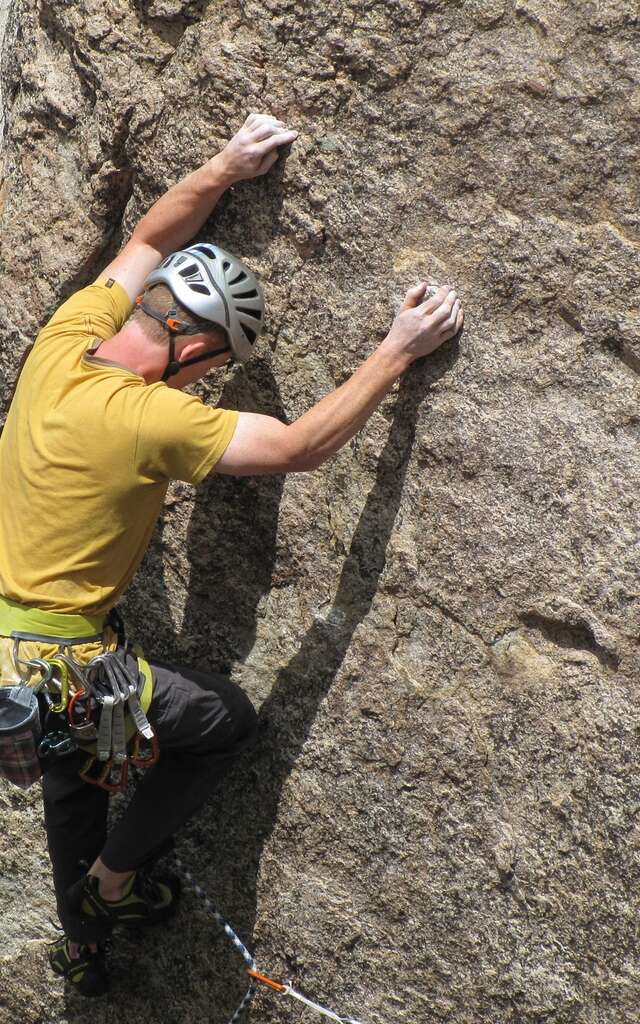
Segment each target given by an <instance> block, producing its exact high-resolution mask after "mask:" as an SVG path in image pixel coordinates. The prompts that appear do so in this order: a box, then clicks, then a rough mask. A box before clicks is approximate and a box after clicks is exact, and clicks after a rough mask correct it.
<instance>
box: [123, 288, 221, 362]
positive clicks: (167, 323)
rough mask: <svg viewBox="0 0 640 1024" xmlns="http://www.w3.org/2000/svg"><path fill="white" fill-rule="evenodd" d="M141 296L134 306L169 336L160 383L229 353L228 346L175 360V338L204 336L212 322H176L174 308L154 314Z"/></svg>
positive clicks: (176, 312)
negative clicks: (189, 367) (183, 370)
mask: <svg viewBox="0 0 640 1024" xmlns="http://www.w3.org/2000/svg"><path fill="white" fill-rule="evenodd" d="M143 299H144V296H143V295H138V297H137V299H136V306H138V307H139V308H140V309H141V310H142V312H143V313H146V315H147V316H149V317H151V319H152V320H157V322H158V323H159V324H162V326H163V327H164V329H165V331H167V332H168V334H169V361H168V363H167V367H166V369H165V371H164V373H163V374H162V377H161V378H160V379H161V380H162V381H167V380H169V378H170V377H175V376H176V374H178V373H180V370H182V369H183V368H184V367H185V366H193V364H194V363H206V362H208V361H209V360H210V359H213V357H214V356H219V355H222V353H223V352H230V351H231V347H230V346H229V345H223V346H222V347H221V348H215V349H213V351H212V352H203V353H202V355H199V356H192V357H191V358H190V359H185V360H184V361H183V362H181V361H180V360H179V359H176V338H178V337H179V336H180V335H193V334H204V333H206V324H207V323H209V322H213V321H207V320H203V321H202V324H188V323H186V322H185V321H184V320H177V319H176V317H177V315H178V311H177V309H175V308H173V307H172V308H171V309H169V310H167V312H166V313H165V315H164V316H163V315H162V314H161V313H156V311H155V309H149V307H148V306H146V305H145V303H144V301H143Z"/></svg>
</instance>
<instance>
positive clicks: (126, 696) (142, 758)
mask: <svg viewBox="0 0 640 1024" xmlns="http://www.w3.org/2000/svg"><path fill="white" fill-rule="evenodd" d="M84 681H85V689H86V694H87V696H88V698H89V700H94V701H95V704H96V706H98V707H99V708H100V715H99V722H98V729H97V740H96V754H95V755H92V756H91V757H89V758H88V760H87V761H86V763H85V765H84V767H83V768H82V770H81V772H80V777H81V778H82V779H83V780H84V781H85V782H89V783H91V784H93V785H95V786H100V788H101V789H106V790H107V791H108V792H110V793H115V792H121V791H122V790H123V789H124V788H125V787H126V784H127V780H128V774H129V765H130V764H133V765H134V766H135V767H136V768H143V769H144V768H150V767H151V766H152V765H154V764H156V762H157V761H158V758H159V749H158V741H157V737H156V735H155V733H154V731H153V729H152V727H151V725H150V723H149V720H148V718H147V716H146V714H145V712H144V710H143V707H142V704H141V702H140V698H139V696H138V685H139V680H138V679H137V678H135V677H134V676H133V675H132V674H131V672H130V671H129V670H128V668H127V667H126V665H125V664H123V662H122V660H121V659H120V658H119V657H118V655H117V654H116V653H115V652H107V653H105V654H100V655H98V656H97V657H96V658H93V659H92V660H91V661H90V662H89V664H88V665H87V666H86V668H85V670H84ZM125 711H126V712H128V713H129V715H130V718H131V720H132V721H133V724H134V727H135V738H134V743H133V749H132V751H131V753H129V752H128V743H127V736H126V727H125ZM143 740H144V741H145V742H146V744H147V746H146V748H145V750H144V751H143V747H142V741H143Z"/></svg>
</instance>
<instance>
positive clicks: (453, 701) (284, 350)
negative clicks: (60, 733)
mask: <svg viewBox="0 0 640 1024" xmlns="http://www.w3.org/2000/svg"><path fill="white" fill-rule="evenodd" d="M639 30H640V18H639V15H638V10H637V4H635V3H632V2H625V0H599V2H596V0H589V2H587V0H574V2H573V3H571V4H568V3H565V2H560V0H467V2H462V0H457V2H456V0H453V2H448V3H445V2H441V0H431V2H421V0H385V2H375V0H345V2H344V3H342V4H337V5H335V4H333V5H332V4H326V3H319V2H316V0H308V2H306V3H304V4H302V3H293V2H291V0H261V2H257V0H220V2H216V3H214V2H210V3H206V2H202V0H191V2H189V0H155V2H153V3H138V2H134V0H113V2H112V3H110V4H109V5H106V4H104V3H103V2H102V0H100V2H98V0H83V2H80V0H65V2H64V3H44V2H41V0H15V2H14V3H13V7H12V13H11V17H10V22H9V31H8V35H7V39H6V44H5V51H4V61H3V83H2V87H3V94H4V99H5V103H6V107H7V125H6V131H7V135H6V138H5V142H4V150H3V159H4V171H3V184H2V199H1V202H2V263H1V265H0V279H1V280H0V307H1V319H0V322H1V325H2V346H1V350H0V367H1V372H2V374H3V377H2V380H3V386H4V388H5V390H7V389H8V388H9V386H10V384H11V381H12V379H13V375H14V373H15V367H16V364H17V360H18V357H19V354H20V352H21V350H22V348H23V347H24V345H25V344H26V343H27V342H28V341H29V340H31V338H32V336H33V334H34V332H35V331H36V330H37V328H38V326H39V325H40V324H42V323H43V321H44V320H45V319H46V317H47V316H48V315H49V314H50V313H51V312H52V311H53V309H54V308H55V306H56V304H58V303H59V302H60V301H61V300H62V299H63V298H64V297H66V296H67V295H68V294H69V293H70V292H71V291H72V290H73V289H75V288H77V287H78V286H79V285H81V284H83V283H85V282H87V281H88V280H90V279H91V277H92V275H95V274H96V273H97V272H98V271H99V270H100V269H101V266H102V265H104V263H105V261H106V260H108V258H109V257H110V255H111V254H112V253H113V252H114V251H115V250H116V248H117V246H118V245H119V244H120V242H121V240H122V239H123V237H126V233H127V232H128V231H130V230H131V228H132V226H133V225H134V223H135V221H136V219H137V218H138V217H139V216H140V215H141V214H142V213H143V212H144V211H145V209H147V207H148V205H149V204H150V203H151V202H152V200H153V199H154V198H155V197H156V196H158V195H159V194H160V193H161V191H162V190H163V189H164V188H165V187H167V186H168V185H169V184H170V183H172V182H173V181H175V180H176V179H177V178H178V177H180V176H181V175H182V174H184V173H185V172H187V171H188V170H190V169H192V168H193V167H194V166H195V165H196V164H197V163H199V162H201V161H202V160H203V159H204V158H206V157H207V156H208V155H209V154H210V153H212V152H213V151H214V150H215V149H216V148H217V147H218V146H219V145H220V144H222V142H223V141H224V140H225V139H226V138H228V137H229V135H230V134H231V133H232V132H233V131H234V130H235V129H236V128H237V127H238V126H239V124H240V123H241V122H242V120H243V118H244V116H245V113H246V112H247V111H248V110H251V109H257V110H263V109H266V110H269V111H272V112H274V113H277V114H278V115H280V116H282V117H283V118H285V119H286V120H287V121H288V122H290V123H291V124H292V126H294V127H296V128H298V129H299V130H300V133H301V134H300V139H299V142H298V143H297V144H296V146H295V147H294V149H293V152H292V154H291V155H290V157H289V159H288V160H287V161H286V162H281V163H280V164H278V166H277V167H276V168H275V170H274V172H273V173H272V174H271V175H270V176H269V177H268V178H266V179H263V180H260V181H257V182H253V183H245V184H242V185H239V186H237V187H236V188H234V189H233V190H232V192H231V193H229V195H228V196H227V197H226V198H225V199H224V200H223V202H222V203H221V205H220V207H219V210H218V212H217V213H216V215H215V216H214V218H213V219H212V220H211V222H210V223H209V224H208V226H207V229H206V232H205V234H206V237H209V238H212V239H215V240H217V241H218V242H220V244H222V245H223V246H226V247H227V248H229V249H231V250H233V251H235V252H237V253H238V254H239V255H240V256H242V257H243V258H245V259H246V260H247V261H248V262H250V263H251V265H252V266H253V267H254V268H255V269H256V270H257V271H258V272H259V273H260V274H261V276H262V279H263V282H264V285H265V289H266V294H267V299H268V304H269V321H268V330H267V334H266V337H265V339H264V341H263V342H262V343H261V348H260V354H259V356H258V358H257V359H256V361H255V363H254V364H253V365H251V366H250V367H249V369H248V371H247V373H246V374H237V375H235V376H231V375H229V376H225V377H223V378H222V379H220V380H218V381H216V380H212V381H211V382H207V384H206V385H203V386H202V388H201V393H202V394H203V395H204V396H206V398H207V400H209V401H218V400H220V401H221V402H222V403H223V404H227V405H230V406H235V407H239V408H241V409H255V410H262V411H270V412H273V413H275V414H277V415H283V416H285V417H288V418H294V417H295V416H297V415H298V414H300V413H301V412H303V411H304V410H305V409H307V408H308V407H309V406H310V405H311V404H312V403H313V402H314V401H316V400H317V399H318V398H319V397H321V396H322V395H323V394H325V393H326V392H327V391H328V390H330V389H331V388H333V387H334V385H335V384H337V383H339V382H340V381H342V380H343V379H344V378H345V377H346V376H347V375H348V374H349V373H350V372H351V371H352V370H353V369H354V368H355V367H356V366H357V365H358V364H359V362H360V360H361V358H362V357H363V356H364V355H365V354H366V353H368V352H370V351H371V350H372V348H373V347H374V346H375V344H376V342H377V340H379V339H380V338H381V337H382V336H383V335H384V332H385V330H386V328H387V326H388V324H389V323H390V320H391V317H392V316H393V312H394V309H395V308H396V307H397V303H398V301H399V298H400V296H401V295H402V294H403V292H404V290H405V289H406V288H407V287H408V286H409V285H410V284H412V283H414V282H415V281H416V280H418V279H419V277H420V276H422V275H428V276H429V277H430V278H431V279H432V280H434V281H439V282H443V283H444V282H447V283H448V282H455V284H456V285H457V287H458V288H459V290H460V292H461V294H462V296H463V298H464V301H465V304H466V310H467V327H466V330H465V333H464V335H463V337H462V339H461V341H460V343H459V344H458V346H455V347H451V346H449V347H448V348H447V349H445V350H444V351H442V352H441V353H440V354H439V355H438V356H436V357H435V358H432V359H431V360H429V361H428V362H427V363H426V364H425V365H424V366H421V367H415V368H414V369H413V370H412V371H411V372H410V373H408V374H407V376H406V378H405V379H404V380H403V382H402V383H401V384H400V386H399V387H398V389H397V392H396V393H395V394H394V395H393V396H392V397H391V398H390V399H389V400H388V401H387V402H385V404H384V406H383V407H382V408H381V409H380V411H379V412H377V413H376V414H375V415H374V416H373V417H372V419H371V421H370V422H369V424H368V425H367V427H366V429H364V430H363V431H362V433H361V434H360V435H359V436H358V437H357V438H356V439H355V440H354V441H353V442H352V443H351V444H350V445H348V446H347V447H346V449H344V450H343V451H342V452H341V453H340V454H339V455H338V457H337V458H335V459H334V460H333V461H332V462H331V463H329V464H327V465H326V466H324V467H323V468H322V469H321V470H319V471H318V472H316V473H313V474H305V475H301V476H298V477H293V476H292V477H289V478H288V479H286V480H283V479H280V478H274V479H239V480H233V479H215V478H213V479H211V480H210V481H209V482H207V483H206V484H205V485H204V486H203V487H201V488H200V489H199V490H198V491H197V492H193V491H192V490H191V489H190V488H188V487H186V486H183V485H180V486H176V487H175V488H174V489H173V490H172V491H171V493H170V497H169V500H168V503H167V508H166V514H165V516H164V518H163V521H162V523H161V525H160V528H159V530H158V532H157V535H156V537H155V540H154V543H153V547H152V549H151V551H150V553H149V556H148V558H147V560H146V562H145V564H144V568H143V570H142V571H141V573H140V575H139V577H138V579H137V582H136V583H135V585H134V586H133V588H132V590H131V592H130V594H129V596H128V599H127V602H126V612H127V615H128V619H129V622H130V624H131V627H132V629H133V630H134V631H135V632H136V633H137V635H138V636H139V638H140V639H141V640H142V641H143V642H144V643H145V645H146V646H147V649H148V650H153V651H155V652H157V653H158V654H161V655H165V656H168V657H172V658H175V659H181V660H183V661H190V662H191V663H193V664H196V665H201V666H210V667H215V668H219V667H221V666H222V667H226V668H228V669H229V670H230V671H231V672H232V673H233V676H234V678H236V679H237V680H238V681H239V682H240V683H241V684H242V685H243V686H245V687H246V689H247V691H248V692H249V693H250V695H251V697H252V698H253V699H254V701H255V702H256V704H258V705H260V706H261V718H262V733H261V743H260V746H259V749H258V751H257V754H256V756H255V757H254V759H253V760H252V761H251V762H248V763H246V764H245V765H244V767H243V768H242V769H241V770H240V771H239V772H238V774H237V775H236V776H235V778H234V779H233V780H232V781H230V782H229V784H228V785H227V787H226V789H225V790H224V792H223V793H217V794H213V795H212V801H211V804H210V806H209V807H208V808H207V810H206V812H205V813H204V814H203V815H201V816H200V818H198V820H197V821H195V822H194V823H193V824H192V825H191V826H190V827H189V828H188V829H187V830H186V831H185V833H184V835H183V836H182V837H181V840H180V847H181V850H182V853H183V855H184V856H185V857H186V859H187V860H188V861H189V862H190V864H191V865H192V867H193V870H194V872H195V873H196V874H197V875H198V877H199V878H200V880H201V882H202V884H203V885H204V886H205V887H206V888H207V889H208V890H210V891H211V894H212V896H213V897H214V898H215V899H216V900H217V901H218V902H219V903H220V904H221V905H222V906H223V907H224V908H225V910H226V911H227V913H228V915H229V916H230V917H231V919H232V920H233V921H234V922H235V923H236V925H237V927H238V929H239V931H240V932H241V933H242V935H243V936H244V937H245V938H246V941H247V942H248V943H249V944H250V945H252V946H253V947H255V949H256V950H257V952H258V954H259V958H260V962H261V963H262V964H263V966H264V967H265V968H268V969H271V970H273V971H274V972H275V973H276V974H279V975H283V976H290V977H292V978H294V979H295V982H296V984H297V985H298V986H299V987H300V988H302V989H303V990H304V991H306V992H308V993H309V994H312V995H314V996H315V997H316V998H319V999H322V1000H325V1001H327V1002H329V1003H330V1004H331V1005H334V1006H335V1007H336V1008H337V1009H340V1010H341V1011H342V1012H344V1013H349V1014H350V1015H352V1016H354V1017H357V1018H359V1019H361V1020H362V1021H364V1022H366V1024H427V1022H444V1021H446V1022H448V1024H516V1022H517V1024H525V1022H526V1024H543V1022H544V1024H569V1022H576V1024H578V1022H579V1024H632V1022H636V1021H637V1019H638V1003H639V998H640V974H639V968H638V956H637V940H638V919H639V917H638V911H639V907H638V902H639V900H638V893H639V891H640V863H639V848H640V773H639V771H638V737H639V729H640V713H639V711H638V695H639V694H638V667H639V666H638V660H639V659H638V640H639V626H638V606H639V597H640V588H639V583H638V572H639V568H640V544H639V537H638V511H637V505H638V494H637V492H638V484H639V482H640V453H639V450H638V441H639V439H640V380H639V378H638V372H639V371H640V319H639V317H640V274H639V270H638V250H639V247H640V220H639V214H638V209H639V202H638V200H639V196H638V176H637V175H638V156H639V152H638V150H639V145H638V138H639V133H640V60H639V57H638V53H639V49H638V33H639ZM0 500H3V501H7V500H8V501H10V500H11V496H10V495H2V496H1V499H0ZM0 803H1V804H2V822H3V827H2V830H1V833H0V899H1V901H2V934H1V936H0V954H1V959H0V1020H2V1022H3V1024H4V1021H5V1020H6V1021H7V1022H8V1021H12V1022H13V1021H19V1022H20V1024H85V1022H87V1021H89V1020H90V1021H91V1022H92V1024H93V1022H95V1024H112V1022H115V1021H121V1020H123V1019H126V1020H131V1021H133V1020H135V1021H137V1022H139V1024H152V1022H153V1024H156V1022H160V1021H162V1022H163V1024H196V1022H197V1024H201V1022H205V1021H206V1022H212V1024H218V1022H220V1024H224V1022H225V1021H226V1019H227V1018H228V1016H229V1013H230V1011H231V1010H232V1009H233V1008H234V1006H235V1004H236V1003H237V1001H238V999H239V997H240V995H241V993H242V991H243V988H244V982H243V979H242V972H241V969H240V968H241V965H240V962H239V961H237V960H235V959H234V958H233V955H232V954H231V953H230V952H228V951H227V947H226V945H225V940H224V939H222V938H220V937H219V936H218V935H217V934H216V932H215V928H214V927H213V926H211V925H210V924H209V923H208V922H207V921H206V919H205V917H204V916H203V915H202V913H201V911H200V910H199V909H198V907H197V904H196V902H195V901H194V900H192V899H191V898H190V897H187V898H186V899H185V903H184V909H183V911H182V912H181V914H180V916H179V917H178V919H177V920H176V922H175V923H174V924H172V925H171V927H170V928H169V929H167V931H165V932H160V933H154V934H153V935H152V936H149V937H148V938H146V937H145V938H144V941H143V939H142V937H140V936H133V937H131V936H129V937H128V938H123V939H122V940H120V941H119V942H118V944H117V945H116V949H115V951H114V967H115V970H116V978H115V983H114V991H113V994H112V995H111V996H110V997H109V998H108V1000H106V1001H102V1002H100V1003H98V1004H96V1005H91V1007H90V1008H87V1007H86V1006H85V1005H82V1004H79V1003H78V1002H77V1001H75V1000H73V999H72V998H71V997H70V996H68V995H65V993H64V991H63V988H62V985H61V984H60V983H59V982H58V981H56V980H54V979H53V978H52V977H50V976H49V975H48V974H47V972H46V970H45V967H44V950H45V944H46V941H47V940H48V939H49V938H50V937H51V935H52V930H51V928H50V927H49V925H48V923H47V919H48V917H49V916H51V915H52V914H53V905H52V898H51V890H50V885H49V879H48V872H47V857H46V852H45V848H44V837H43V830H42V825H41V811H40V804H39V794H38V793H37V792H36V791H33V792H29V793H27V794H26V795H24V794H21V793H19V792H17V791H9V790H8V788H5V787H0ZM252 1019H253V1020H254V1021H260V1022H267V1024H276V1022H278V1024H285V1022H287V1024H288V1022H294V1021H298V1020H301V1019H302V1018H301V1015H300V1011H299V1009H298V1008H297V1007H296V1006H295V1005H293V1004H291V1005H290V1004H288V1003H285V1002H283V1001H282V1000H280V1001H278V997H277V996H271V995H265V996H264V997H261V999H260V1001H259V1003H258V1004H257V1005H256V1008H255V1010H254V1011H253V1018H252ZM312 1019H314V1018H312V1017H311V1016H310V1015H309V1016H308V1015H305V1016H304V1020H305V1022H306V1021H307V1020H308V1021H311V1020H312Z"/></svg>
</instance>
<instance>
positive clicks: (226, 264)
mask: <svg viewBox="0 0 640 1024" xmlns="http://www.w3.org/2000/svg"><path fill="white" fill-rule="evenodd" d="M230 266H231V264H230V263H229V260H224V262H223V264H222V269H223V270H228V269H229V267H230Z"/></svg>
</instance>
